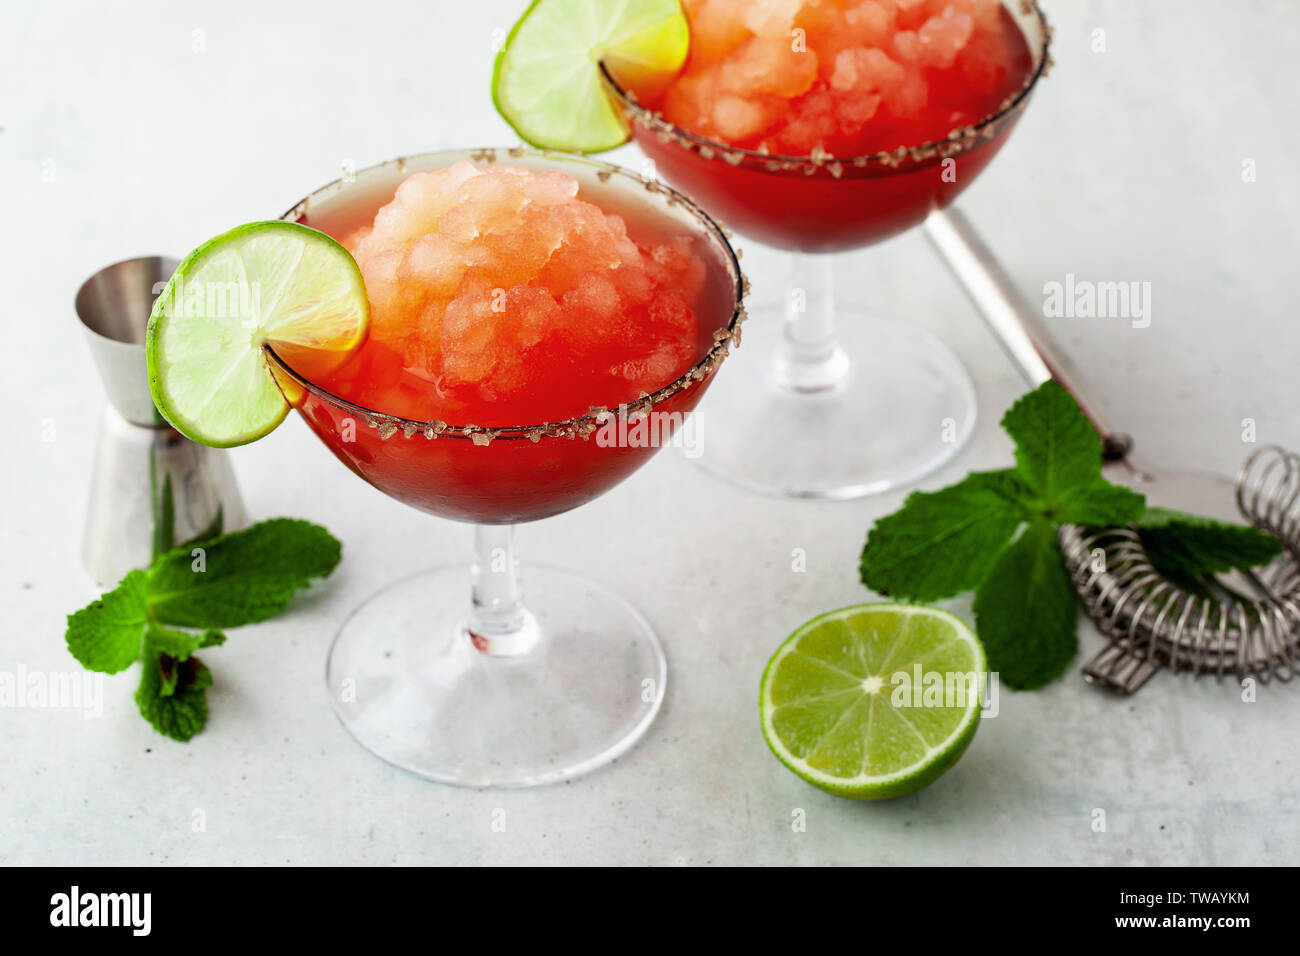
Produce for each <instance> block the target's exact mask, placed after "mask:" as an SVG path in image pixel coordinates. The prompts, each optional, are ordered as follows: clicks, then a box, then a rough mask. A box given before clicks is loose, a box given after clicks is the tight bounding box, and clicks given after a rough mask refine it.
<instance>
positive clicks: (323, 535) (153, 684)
mask: <svg viewBox="0 0 1300 956" xmlns="http://www.w3.org/2000/svg"><path fill="white" fill-rule="evenodd" d="M195 542H197V543H195ZM195 542H187V543H186V544H184V545H182V546H181V547H179V548H175V549H173V550H170V551H167V552H165V553H164V554H161V555H159V556H158V557H157V558H156V559H155V560H154V563H153V564H152V565H151V566H150V567H149V568H148V569H147V570H135V571H131V572H129V573H128V574H127V575H126V576H125V577H124V578H123V579H122V581H121V582H120V583H119V584H118V586H117V587H116V588H114V589H113V590H112V591H109V592H108V593H107V594H104V595H103V596H102V597H100V598H99V599H98V600H97V601H94V602H92V603H91V604H89V605H87V606H86V607H84V608H82V609H81V610H79V611H77V612H75V613H73V614H70V615H69V616H68V629H67V635H66V637H67V644H68V650H69V651H70V652H71V653H72V656H73V657H75V658H76V659H77V660H78V661H79V662H80V663H81V665H82V666H83V667H86V668H87V669H89V670H93V671H102V672H104V673H109V674H113V673H117V672H119V671H122V670H125V669H126V668H127V667H130V666H131V665H132V664H133V663H135V662H136V661H137V660H139V661H141V665H142V670H141V675H140V686H139V688H138V689H137V690H136V695H135V699H136V704H137V706H138V707H139V709H140V713H141V714H142V715H143V716H144V717H145V719H146V720H148V721H149V722H150V723H151V724H152V725H153V726H154V728H155V729H157V730H158V732H159V733H162V734H165V735H166V736H168V737H172V738H174V739H176V740H182V741H183V740H189V739H190V738H191V737H193V736H194V734H196V733H198V732H199V731H200V730H201V729H202V728H203V725H204V724H205V723H206V722H207V714H208V708H207V701H206V699H205V695H204V692H205V691H206V689H207V688H208V687H209V686H211V684H212V673H211V671H209V670H208V668H207V666H206V665H205V664H203V663H202V662H201V661H200V660H199V659H198V658H197V657H195V656H194V654H195V651H198V650H200V649H202V648H207V647H214V646H216V645H219V644H221V643H224V641H225V639H226V637H225V635H224V634H223V633H222V632H221V631H220V630H218V629H219V628H228V627H239V626H240V625H243V624H251V623H254V622H256V621H263V620H266V619H267V618H269V617H273V616H274V615H276V614H278V613H280V612H281V611H283V610H284V608H285V607H286V605H287V604H288V603H289V600H290V598H292V597H293V595H294V593H295V592H296V591H298V590H299V589H301V588H304V587H306V586H307V585H308V584H310V583H311V581H312V579H313V578H317V577H324V576H326V575H328V574H329V573H330V572H332V571H333V570H334V568H335V567H336V566H337V565H338V562H339V558H340V556H341V553H342V546H341V545H340V544H339V542H338V540H337V539H335V538H334V537H333V536H332V535H330V533H329V532H328V531H326V530H325V529H324V528H322V527H320V526H319V525H314V524H311V523H310V522H307V521H300V520H297V519H293V518H275V519H272V520H270V521H263V522H261V523H260V524H256V525H253V526H252V527H250V528H246V529H244V530H243V531H236V532H233V533H231V534H226V535H217V536H215V537H213V536H210V535H209V534H207V533H205V535H202V536H200V538H198V539H195ZM178 627H189V628H200V629H201V630H199V631H197V632H195V631H187V630H179V629H178Z"/></svg>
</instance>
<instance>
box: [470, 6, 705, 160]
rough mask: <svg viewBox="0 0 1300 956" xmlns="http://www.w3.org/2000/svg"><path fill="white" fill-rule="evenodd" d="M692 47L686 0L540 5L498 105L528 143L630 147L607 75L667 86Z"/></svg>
mask: <svg viewBox="0 0 1300 956" xmlns="http://www.w3.org/2000/svg"><path fill="white" fill-rule="evenodd" d="M689 49H690V28H689V27H688V25H687V22H686V16H685V14H683V13H682V8H681V4H680V3H679V2H678V0H603V2H600V3H593V2H592V0H534V2H533V4H532V6H530V7H529V8H528V9H527V10H526V11H525V12H524V15H523V16H522V17H520V18H519V22H518V23H516V24H515V26H514V29H512V30H511V31H510V35H509V36H508V37H507V38H506V42H505V46H503V47H502V49H501V52H500V53H499V54H498V55H497V61H496V68H495V70H494V71H493V74H492V101H493V102H494V103H496V107H497V111H498V112H499V113H500V114H501V115H502V116H503V117H504V118H505V120H506V122H507V123H509V124H510V125H511V126H513V127H514V129H515V132H517V133H518V134H519V135H520V136H521V137H522V138H523V140H524V141H525V142H527V143H529V144H531V145H533V146H538V147H541V148H542V149H562V150H567V151H570V152H579V153H595V152H599V151H600V150H604V149H613V148H614V147H615V146H621V145H622V144H623V143H625V142H627V137H628V128H627V123H626V122H625V120H624V119H623V116H622V114H621V112H620V111H619V109H618V108H617V107H616V106H615V104H614V103H613V102H611V100H610V97H609V94H608V93H607V92H606V90H605V88H604V85H603V83H602V80H601V76H600V62H601V61H602V60H603V61H604V62H605V63H606V64H607V65H608V66H609V68H610V70H611V71H612V72H613V73H614V74H615V75H616V76H617V77H618V78H619V82H620V83H626V84H628V86H630V87H632V88H634V89H637V90H641V91H643V92H644V91H646V90H650V89H658V88H662V87H663V86H664V85H665V84H666V83H667V81H668V80H669V79H671V78H672V77H673V76H674V75H675V74H676V73H677V71H678V70H680V69H681V68H682V64H683V63H685V62H686V54H687V52H688V51H689Z"/></svg>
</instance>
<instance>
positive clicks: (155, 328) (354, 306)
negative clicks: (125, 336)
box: [145, 220, 370, 448]
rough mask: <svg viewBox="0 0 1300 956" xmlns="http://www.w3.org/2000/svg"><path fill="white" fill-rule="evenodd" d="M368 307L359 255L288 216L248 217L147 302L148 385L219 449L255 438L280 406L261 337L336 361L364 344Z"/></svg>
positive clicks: (171, 417)
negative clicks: (265, 219) (285, 218)
mask: <svg viewBox="0 0 1300 956" xmlns="http://www.w3.org/2000/svg"><path fill="white" fill-rule="evenodd" d="M369 322H370V305H369V303H368V302H367V300H366V289H365V285H364V283H363V282H362V279H361V270H360V269H358V268H357V264H356V261H355V260H354V259H353V258H352V256H351V255H349V254H348V251H347V250H346V249H344V248H343V247H342V246H341V245H339V244H338V243H337V242H335V241H334V240H333V239H331V238H330V237H329V236H327V235H325V234H324V233H323V232H318V231H317V230H315V229H309V228H308V227H306V226H300V225H298V224H297V223H291V222H281V221H279V220H273V221H271V222H253V223H249V224H248V225H244V226H239V227H237V228H235V229H232V230H231V231H230V232H227V233H225V234H224V235H220V236H217V237H216V238H215V239H210V240H208V241H207V242H205V243H203V245H201V246H199V247H198V248H197V249H195V250H194V251H193V252H191V253H190V254H189V255H188V256H186V257H185V260H184V261H183V262H182V263H181V264H180V267H179V268H178V269H177V270H176V274H175V275H173V276H172V278H171V281H170V282H168V283H167V288H166V289H164V290H163V293H162V295H160V296H158V300H157V302H155V303H154V308H153V314H152V315H150V317H149V331H148V335H147V337H146V339H145V354H146V356H147V358H148V363H149V387H150V389H151V391H152V392H153V400H154V404H155V405H157V406H158V410H159V411H160V412H162V414H163V417H164V418H166V419H167V420H168V421H169V422H171V423H172V425H174V426H175V427H176V430H177V431H179V432H180V433H181V434H183V435H185V436H186V437H188V438H191V439H193V440H194V441H196V442H200V443H201V444H204V445H215V446H217V447H220V448H227V447H230V446H232V445H243V444H246V443H247V442H250V441H253V440H255V439H258V438H261V437H262V436H263V435H265V434H267V433H268V432H270V431H271V430H272V429H273V428H275V426H276V425H278V424H280V422H282V421H284V416H285V415H286V414H288V411H289V404H288V402H286V401H285V399H284V396H283V395H282V394H281V393H280V389H279V388H278V387H277V386H276V384H275V379H274V377H273V376H272V373H271V370H270V368H269V366H268V364H267V359H266V356H265V354H264V353H263V351H262V346H263V345H265V344H267V343H270V344H271V345H272V346H283V347H284V348H285V349H286V350H287V351H290V352H292V353H293V354H295V355H304V356H308V355H309V356H310V357H311V368H312V369H313V371H324V370H327V369H329V368H331V367H335V366H337V365H339V364H341V363H342V362H343V361H344V360H345V359H346V358H347V357H348V356H349V355H350V354H352V352H353V351H354V350H355V349H356V348H357V347H358V346H359V345H360V344H361V342H362V341H363V340H364V338H365V335H366V329H367V328H368V327H369Z"/></svg>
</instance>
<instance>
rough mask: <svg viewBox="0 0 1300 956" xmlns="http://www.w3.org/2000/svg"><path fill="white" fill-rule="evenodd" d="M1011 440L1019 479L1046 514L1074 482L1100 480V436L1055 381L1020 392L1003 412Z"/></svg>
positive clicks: (1084, 482) (1064, 496)
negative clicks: (1033, 493)
mask: <svg viewBox="0 0 1300 956" xmlns="http://www.w3.org/2000/svg"><path fill="white" fill-rule="evenodd" d="M1002 427H1003V428H1004V429H1006V432H1007V434H1008V435H1010V436H1011V438H1012V439H1013V440H1014V441H1015V443H1016V466H1017V470H1018V472H1019V474H1020V477H1021V479H1023V481H1024V482H1025V484H1027V485H1028V486H1029V487H1030V488H1031V489H1033V490H1034V491H1035V492H1037V493H1038V495H1039V497H1040V498H1041V499H1042V502H1043V505H1044V507H1045V508H1046V510H1047V512H1048V514H1049V515H1050V514H1051V513H1052V512H1054V511H1055V510H1056V509H1058V508H1060V507H1061V506H1062V505H1063V504H1064V503H1065V501H1066V498H1067V496H1068V495H1069V494H1070V492H1071V491H1073V490H1074V489H1076V488H1079V487H1080V486H1084V485H1095V484H1096V483H1097V482H1098V481H1100V480H1101V439H1100V438H1098V437H1097V431H1096V429H1094V428H1093V427H1092V423H1091V422H1089V421H1088V419H1087V418H1086V417H1085V416H1084V414H1083V412H1082V411H1080V409H1079V405H1078V403H1077V402H1075V400H1074V399H1073V398H1072V397H1071V395H1070V393H1069V392H1067V391H1066V390H1065V389H1064V388H1062V387H1061V386H1060V385H1058V384H1057V383H1056V382H1054V381H1048V382H1045V383H1044V384H1043V385H1041V386H1039V387H1038V388H1036V389H1035V390H1034V391H1032V392H1030V393H1029V394H1027V395H1025V396H1023V397H1021V398H1020V399H1019V400H1018V401H1017V402H1016V403H1015V404H1014V405H1012V406H1011V408H1010V409H1008V411H1007V413H1006V414H1005V415H1003V416H1002Z"/></svg>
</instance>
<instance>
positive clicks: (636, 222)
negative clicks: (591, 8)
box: [266, 149, 744, 787]
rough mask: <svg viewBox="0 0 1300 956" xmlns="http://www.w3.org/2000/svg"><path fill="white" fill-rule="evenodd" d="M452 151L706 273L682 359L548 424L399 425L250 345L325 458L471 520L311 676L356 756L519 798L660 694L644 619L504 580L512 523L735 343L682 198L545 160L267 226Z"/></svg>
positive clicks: (360, 215) (672, 412) (357, 618)
mask: <svg viewBox="0 0 1300 956" xmlns="http://www.w3.org/2000/svg"><path fill="white" fill-rule="evenodd" d="M461 160H468V161H470V162H473V163H475V164H476V165H487V164H491V163H496V162H501V163H508V164H510V165H512V166H519V167H524V168H526V169H532V170H537V171H544V170H558V171H561V172H564V173H567V174H568V175H570V176H573V177H574V178H575V179H577V180H578V181H579V183H580V186H581V193H580V196H581V198H583V199H586V200H588V201H590V202H594V203H596V204H597V205H599V206H601V207H602V208H604V209H605V210H606V211H607V212H615V213H618V214H619V215H621V216H623V218H624V219H625V220H626V221H627V223H628V226H629V230H630V231H631V233H632V235H633V236H638V232H641V233H642V234H644V233H645V231H646V230H652V231H660V232H662V233H664V234H668V233H674V234H677V235H686V236H689V237H691V239H692V242H693V245H694V247H695V252H696V254H697V255H698V256H699V257H700V259H701V260H703V262H704V263H705V265H706V269H707V273H708V278H707V280H706V282H705V286H704V291H703V292H702V293H701V296H700V300H699V303H698V307H697V310H696V312H697V318H698V320H699V325H700V341H699V343H698V348H697V357H698V361H697V362H696V364H695V365H693V366H692V367H691V369H690V370H689V371H688V372H686V373H685V374H684V375H682V376H681V377H680V378H678V379H677V380H676V381H673V382H665V383H664V385H663V387H662V388H660V389H658V390H657V391H655V392H654V393H653V394H650V395H647V396H644V397H642V398H640V399H638V400H636V401H633V402H631V403H628V404H625V405H622V406H619V407H618V408H614V409H608V410H602V409H592V410H591V411H589V412H588V413H586V414H583V415H582V416H580V417H577V418H573V419H570V420H568V421H562V422H532V423H526V424H520V425H519V426H516V427H510V428H486V427H479V426H475V425H472V424H452V423H447V422H442V421H414V420H409V419H405V418H401V417H398V416H394V415H390V414H387V413H386V412H385V411H384V410H383V409H381V408H364V407H361V406H359V405H357V404H355V403H353V402H350V401H347V400H346V399H343V398H341V397H339V396H337V395H334V394H331V393H330V392H329V391H327V390H326V389H324V388H322V387H321V386H320V385H318V384H315V383H314V382H312V381H311V380H310V379H309V378H308V377H307V376H306V375H304V374H301V372H300V371H297V370H295V368H294V367H293V364H291V361H290V360H289V359H287V358H286V357H285V356H284V355H279V354H277V353H276V352H275V351H274V350H272V349H271V348H269V347H268V348H267V351H266V354H267V359H268V362H269V364H270V367H271V369H272V372H273V373H274V374H275V376H276V380H277V382H278V383H279V385H280V388H281V390H282V391H283V393H284V395H285V397H286V398H287V399H288V400H289V402H290V403H291V404H292V405H293V406H294V407H295V408H296V409H297V410H298V412H299V413H300V414H301V416H302V418H303V419H304V420H305V421H306V422H307V424H308V426H310V428H311V430H312V431H313V432H315V434H316V436H317V437H318V438H320V440H321V441H322V442H324V443H325V445H326V447H328V448H329V450H330V451H331V452H333V453H334V455H335V456H336V457H337V458H338V459H339V460H340V461H341V462H343V464H345V465H346V466H347V467H348V468H350V469H351V470H352V471H353V472H354V473H355V474H357V475H358V476H359V477H360V478H361V479H363V480H364V481H366V482H368V483H369V484H371V485H373V486H374V487H375V488H378V489H379V490H380V491H382V492H384V493H385V494H387V495H390V496H391V497H393V498H396V499H397V500H398V501H402V502H404V503H406V504H408V505H410V506H412V507H413V508H417V509H419V510H421V511H426V512H429V513H431V514H435V515H439V516H442V517H445V518H451V519H453V520H456V521H464V522H470V523H473V524H474V526H475V532H474V536H475V546H474V558H473V563H472V565H469V566H453V567H443V568H435V569H433V570H425V571H420V572H418V573H416V574H413V575H410V576H409V577H402V578H400V579H397V580H394V581H393V582H392V583H391V584H389V585H388V586H386V587H385V588H384V589H383V590H381V591H380V592H379V593H377V594H376V595H374V596H373V597H372V598H370V599H369V600H368V601H366V602H365V603H364V604H362V605H361V606H360V607H358V608H357V609H356V610H355V611H353V612H352V614H351V616H350V617H348V619H347V620H346V621H345V622H344V624H343V626H342V628H341V629H340V630H339V632H338V635H337V636H336V637H335V638H334V642H333V644H332V645H331V647H330V651H329V658H328V662H327V666H326V679H327V682H328V686H329V694H330V699H331V701H332V702H333V705H334V709H335V711H336V712H337V714H338V717H339V719H340V720H341V721H342V722H343V725H344V726H345V727H346V728H347V729H348V731H349V732H350V733H351V734H352V735H353V736H354V737H355V738H356V739H357V740H358V741H359V742H360V743H361V744H362V746H364V747H366V748H367V749H368V750H370V751H371V752H372V753H375V754H377V755H378V756H380V757H382V758H383V759H384V760H387V761H388V762H390V763H392V764H396V765H397V766H400V767H403V768H405V769H406V770H409V771H411V772H413V773H416V774H419V775H421V776H424V777H428V778H430V779H433V780H437V781H440V782H443V783H452V784H461V785H465V786H474V787H488V786H500V787H526V786H532V785H536V784H543V783H548V782H552V781H556V780H561V779H566V778H571V777H574V776H576V775H578V774H581V773H584V772H586V771H589V770H592V769H594V768H596V767H599V766H601V765H602V764H604V763H607V762H608V761H610V760H613V759H615V758H616V757H618V756H619V755H620V754H622V753H624V752H625V751H626V750H627V749H628V748H629V747H631V746H632V744H633V743H635V742H636V740H637V739H638V738H639V737H640V736H641V735H642V734H644V733H645V731H646V729H647V727H648V726H649V725H650V723H651V721H652V720H653V719H654V716H655V714H656V713H657V712H658V710H659V707H660V704H661V703H662V701H663V695H664V685H665V680H666V678H667V665H666V662H665V659H664V652H663V648H662V647H661V646H660V643H659V640H658V638H657V637H656V636H655V633H654V631H653V630H652V629H651V626H650V624H649V623H648V622H647V621H646V619H645V618H644V617H643V616H642V615H641V614H640V613H639V612H638V611H637V610H636V609H635V608H633V607H632V606H631V605H630V604H628V603H627V602H626V601H625V600H623V598H621V597H619V596H618V595H617V594H616V593H614V592H613V591H610V590H608V589H606V588H605V587H603V586H602V585H600V584H597V583H596V582H595V581H592V580H589V579H588V578H586V577H583V576H582V575H579V574H576V573H574V572H572V571H566V570H562V569H559V568H553V567H546V566H541V565H530V566H529V567H528V569H527V571H526V573H521V571H520V569H519V567H518V565H517V563H516V560H515V555H514V547H513V526H514V525H515V524H517V523H520V522H525V521H536V520H538V519H541V518H546V517H549V516H551V515H556V514H559V513H561V512H564V511H568V510H569V509H571V508H576V507H577V506H579V505H581V504H584V503H585V502H588V501H590V500H592V499H593V498H595V497H597V496H598V495H600V494H602V493H603V492H605V491H607V490H609V489H610V488H611V487H613V486H614V485H616V484H618V482H620V481H622V480H623V479H624V478H626V477H627V476H628V475H630V474H631V473H632V472H633V471H635V470H636V469H637V468H638V467H640V466H641V465H642V464H644V463H645V462H646V461H647V460H648V459H649V457H650V456H651V455H652V454H654V452H655V451H656V450H657V448H658V447H659V446H662V444H664V443H665V442H666V441H671V440H672V437H673V435H674V434H675V433H676V429H677V428H678V426H680V425H681V424H682V423H683V421H684V419H685V416H687V415H689V414H690V412H691V411H692V409H694V407H695V405H696V403H697V402H698V401H699V400H700V397H701V396H702V395H703V394H704V391H705V389H706V388H708V386H709V384H710V382H711V381H712V378H713V373H714V372H715V370H716V369H717V367H718V365H719V364H720V363H721V362H722V360H723V358H724V357H725V356H726V355H727V353H728V351H729V350H730V347H731V345H732V342H733V340H734V339H735V338H736V337H737V336H738V335H739V324H740V322H741V321H742V320H743V317H744V313H743V310H742V308H741V305H740V302H741V298H742V295H743V290H742V285H743V282H744V280H743V278H742V276H741V273H740V268H739V266H738V264H737V261H736V257H735V255H734V253H733V252H732V250H731V247H730V246H729V245H728V243H727V240H726V238H725V237H724V236H723V234H722V232H721V230H720V229H719V228H718V227H717V226H716V225H715V224H714V222H713V221H712V220H711V219H710V218H709V217H708V216H707V215H706V214H705V213H703V212H702V211H701V210H700V209H699V208H698V207H696V206H695V205H694V204H693V203H691V202H690V201H688V200H686V199H684V198H683V197H681V196H680V195H678V194H677V193H675V192H674V191H673V190H671V189H669V188H668V187H666V186H664V185H662V184H660V183H657V182H652V181H648V180H645V179H642V178H641V177H639V176H636V175H634V174H632V173H630V172H628V171H626V170H623V169H620V168H619V167H616V166H611V165H608V164H606V163H600V162H595V161H593V160H590V159H586V158H583V157H577V156H568V155H564V154H550V153H542V152H533V151H528V150H522V149H510V150H493V149H478V150H467V151H451V152H438V153H429V154H425V155H420V156H413V157H408V158H403V159H398V160H394V161H392V162H388V163H384V164H382V165H380V166H375V167H372V168H369V169H366V170H363V171H361V172H359V173H357V174H356V175H355V176H354V177H352V176H350V177H348V178H346V179H343V180H339V181H337V182H334V183H331V184H330V185H328V186H325V187H324V188H322V189H319V190H317V191H316V192H314V193H312V194H311V195H310V196H308V197H307V198H306V199H304V200H302V201H301V202H300V203H298V204H297V205H296V206H295V207H294V208H293V209H291V210H290V211H289V212H288V213H286V214H285V216H284V217H283V218H286V219H291V220H294V221H297V222H301V223H304V224H306V225H310V226H313V227H314V228H317V229H321V230H322V231H324V232H327V233H329V234H331V235H334V236H336V237H343V236H346V235H348V234H350V233H351V232H352V231H353V230H354V229H356V228H357V227H359V226H362V225H368V224H369V222H370V220H371V219H373V217H374V214H375V211H376V210H377V209H378V208H379V206H381V205H383V204H384V203H386V202H388V201H389V200H390V199H391V198H392V197H393V194H394V192H395V190H396V188H397V186H398V184H399V183H400V182H401V181H402V180H403V179H405V178H406V176H408V175H410V174H412V173H416V172H424V171H428V170H434V169H441V168H443V167H446V166H449V165H451V164H452V163H455V162H457V161H461ZM297 364H298V365H299V367H300V368H301V367H303V363H302V362H301V361H299V362H297ZM638 423H641V425H638ZM647 425H648V426H649V427H646V426H647ZM612 557H613V556H611V558H612ZM611 563H613V562H612V560H611ZM524 580H527V584H528V589H527V596H526V597H525V591H524V587H523V582H524Z"/></svg>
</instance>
